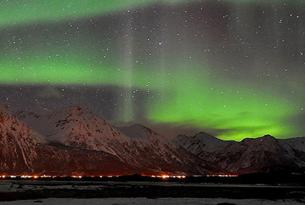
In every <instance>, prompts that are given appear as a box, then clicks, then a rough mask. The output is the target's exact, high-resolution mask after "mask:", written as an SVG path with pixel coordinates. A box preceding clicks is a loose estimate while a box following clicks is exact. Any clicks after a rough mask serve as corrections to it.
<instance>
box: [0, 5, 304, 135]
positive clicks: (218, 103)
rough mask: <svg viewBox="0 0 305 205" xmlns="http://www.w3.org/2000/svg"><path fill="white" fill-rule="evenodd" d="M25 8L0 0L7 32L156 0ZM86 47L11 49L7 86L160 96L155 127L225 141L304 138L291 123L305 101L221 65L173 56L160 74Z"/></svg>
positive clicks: (151, 117) (152, 111) (0, 61)
mask: <svg viewBox="0 0 305 205" xmlns="http://www.w3.org/2000/svg"><path fill="white" fill-rule="evenodd" d="M231 1H232V0H231ZM20 2H22V1H17V0H11V1H0V5H1V6H0V17H1V18H0V27H1V28H8V27H12V26H13V27H18V26H21V27H22V26H24V25H28V24H33V23H37V22H48V23H50V24H52V23H55V22H61V21H67V20H75V19H79V18H89V17H94V16H101V15H105V14H110V13H112V12H113V11H119V10H126V9H127V8H134V7H135V6H148V5H151V4H153V3H154V2H155V1H152V0H133V1H126V0H111V1H110V0H105V1H100V0H91V1H81V0H75V1H71V0H53V1H43V0H42V1H40V0H36V1H35V0H31V1H26V3H24V4H21V6H17V5H18V4H20ZM162 2H165V3H178V2H179V3H181V2H183V1H177V0H176V1H170V0H167V1H162ZM184 2H185V1H184ZM233 2H236V3H246V2H253V1H250V0H248V1H241V0H239V1H233ZM274 2H275V1H274ZM85 42H86V41H85ZM84 44H85V43H84ZM1 46H2V44H0V48H1ZM17 46H18V45H17ZM81 46H82V45H81ZM52 49H53V50H52ZM79 49H81V48H79V47H78V45H73V46H72V48H71V47H70V48H65V46H62V47H55V46H54V47H53V46H50V47H48V48H39V49H37V50H38V51H37V50H36V49H35V47H30V46H29V47H27V48H24V49H23V50H22V52H21V53H18V52H17V53H16V52H15V51H14V48H13V49H10V50H7V52H6V54H5V55H1V56H0V70H1V75H0V83H1V84H4V85H40V84H41V85H84V86H97V85H101V86H104V85H107V86H109V85H111V86H119V87H127V88H132V89H140V90H151V92H153V93H158V95H156V96H157V97H155V98H154V99H150V100H148V102H147V108H146V109H147V116H146V118H147V120H148V121H150V122H151V123H155V124H163V123H164V124H173V125H175V126H180V125H181V126H182V125H189V126H193V127H196V128H200V129H202V130H207V131H209V130H217V131H216V134H217V136H218V137H220V138H223V139H233V140H241V139H243V138H245V137H259V136H262V135H265V134H271V135H274V136H277V137H280V138H286V137H289V136H296V135H301V134H304V132H303V131H304V130H302V129H300V128H298V127H296V126H294V125H293V124H291V123H290V122H289V123H288V121H289V119H290V117H292V116H294V115H297V114H298V111H299V109H298V102H296V101H294V100H288V99H287V98H285V96H283V95H280V94H279V93H277V92H274V93H273V94H272V95H270V94H269V93H270V92H271V91H270V88H268V87H266V88H265V90H264V89H261V87H255V86H253V84H251V83H249V84H247V83H243V84H241V83H239V82H233V81H229V80H227V79H226V78H225V76H220V75H219V76H217V73H216V72H214V71H213V70H214V67H213V66H212V65H209V64H208V63H202V61H201V60H194V61H192V62H182V61H180V60H179V56H175V57H170V58H168V59H167V60H166V62H165V63H164V64H163V65H162V66H161V67H160V68H159V67H158V66H160V65H158V64H157V65H156V64H153V63H145V64H144V65H143V64H142V65H141V64H137V65H135V64H132V65H131V66H130V65H124V64H120V63H118V62H116V61H115V60H113V59H116V58H117V57H118V56H117V55H112V59H110V60H108V61H100V60H99V58H101V56H100V55H97V54H96V53H95V52H94V51H92V50H91V48H90V47H89V48H86V49H83V50H81V51H80V50H79ZM92 56H93V57H92ZM172 62H175V63H172ZM173 69H174V70H173ZM158 71H159V72H158ZM167 73H170V75H169V74H167ZM215 76H217V79H216V80H215V78H214V77H215ZM129 103H130V102H129ZM126 109H127V111H126V113H127V115H130V116H127V117H126V116H125V117H124V118H125V119H131V120H132V118H133V116H132V110H131V108H130V107H129V106H127V108H126ZM126 113H125V114H126ZM119 120H120V119H119Z"/></svg>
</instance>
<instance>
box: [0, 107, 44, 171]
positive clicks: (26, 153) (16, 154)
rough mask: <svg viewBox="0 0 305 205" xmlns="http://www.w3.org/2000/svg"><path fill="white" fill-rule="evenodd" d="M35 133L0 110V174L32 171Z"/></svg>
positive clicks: (35, 141) (4, 109) (35, 142)
mask: <svg viewBox="0 0 305 205" xmlns="http://www.w3.org/2000/svg"><path fill="white" fill-rule="evenodd" d="M38 143H40V141H39V137H38V135H37V133H35V132H34V131H33V130H31V129H30V128H29V127H28V126H27V125H25V124H24V123H22V122H21V121H19V120H18V119H17V118H16V117H14V116H13V115H11V114H10V113H9V111H8V110H7V109H6V108H4V107H1V108H0V172H2V173H16V172H17V173H22V172H28V171H31V170H32V167H33V162H34V161H35V159H36V158H37V152H36V146H37V144H38Z"/></svg>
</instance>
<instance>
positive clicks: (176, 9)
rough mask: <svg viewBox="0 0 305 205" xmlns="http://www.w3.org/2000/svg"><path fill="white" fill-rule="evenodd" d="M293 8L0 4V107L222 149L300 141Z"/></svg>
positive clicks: (298, 16)
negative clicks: (61, 114) (172, 134)
mask: <svg viewBox="0 0 305 205" xmlns="http://www.w3.org/2000/svg"><path fill="white" fill-rule="evenodd" d="M304 6H305V5H304V3H303V2H302V1H298V0H295V1H280V0H273V1H268V2H266V1H255V0H247V1H246V0H245V1H242V0H223V1H217V2H216V1H207V0H202V1H199V0H197V1H196V0H193V1H183V0H172V1H171V0H163V1H153V0H124V1H123V0H112V1H110V0H103V1H100V0H91V1H89V0H88V1H85V0H83V1H81V0H74V1H72V0H61V1H60V0H54V1H44V0H27V1H26V0H8V1H6V0H0V52H1V55H0V71H1V75H0V84H1V86H0V94H1V97H0V100H1V102H2V103H4V104H9V105H10V106H12V107H14V108H16V110H18V109H36V110H49V109H54V108H56V109H57V108H58V105H62V106H68V105H76V104H84V105H86V106H88V107H90V108H91V109H93V110H94V111H95V112H97V113H99V114H101V115H102V116H104V117H105V118H107V119H108V120H111V121H113V122H115V123H117V124H121V123H143V124H146V125H148V126H152V127H165V128H166V127H168V128H169V129H173V128H174V129H177V130H179V131H181V130H182V131H183V129H184V128H187V130H189V129H193V130H196V131H198V130H201V131H206V132H210V133H212V134H215V135H216V136H218V137H220V138H222V139H233V140H241V139H243V138H246V137H260V136H263V135H265V134H271V135H274V136H276V137H279V138H288V137H295V136H305V128H304V126H303V124H304V122H305V110H304V109H305V105H304V102H305V101H304V100H305V94H304V93H305V92H304V91H305V89H304V88H305V70H304V66H305V27H304V25H305V7H304ZM177 132H178V131H177Z"/></svg>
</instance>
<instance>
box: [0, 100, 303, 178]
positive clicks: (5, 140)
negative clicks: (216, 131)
mask: <svg viewBox="0 0 305 205" xmlns="http://www.w3.org/2000/svg"><path fill="white" fill-rule="evenodd" d="M304 170H305V138H302V137H300V138H291V139H276V138H274V137H272V136H270V135H266V136H263V137H260V138H256V139H244V140H242V141H241V142H236V141H223V140H220V139H218V138H216V137H214V136H212V135H209V134H206V133H203V132H201V133H198V134H196V135H194V136H185V135H179V136H177V137H174V138H168V137H166V136H162V135H161V134H159V133H157V132H155V131H154V130H152V129H150V128H147V127H145V126H143V125H140V124H135V125H131V126H127V127H116V126H113V125H111V124H110V123H109V122H107V121H106V120H104V119H102V118H101V117H99V116H96V115H94V114H93V113H92V112H90V111H89V110H88V109H86V108H82V107H77V106H76V107H70V108H68V109H64V110H61V111H57V112H52V113H48V114H43V115H39V114H36V113H33V112H25V111H21V112H17V113H12V112H10V111H9V110H8V109H6V108H1V109H0V175H53V176H71V175H84V176H85V175H86V176H89V175H90V176H101V175H130V174H142V175H163V174H167V175H221V174H234V175H240V174H248V173H262V172H273V171H284V172H299V173H303V172H304Z"/></svg>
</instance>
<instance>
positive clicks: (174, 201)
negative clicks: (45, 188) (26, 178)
mask: <svg viewBox="0 0 305 205" xmlns="http://www.w3.org/2000/svg"><path fill="white" fill-rule="evenodd" d="M304 202H305V201H303V202H301V201H299V202H298V201H293V200H275V201H271V200H259V199H242V200H236V199H221V198H219V199H202V198H160V199H146V198H108V199H55V198H51V199H41V200H26V201H12V202H2V203H1V205H28V204H46V205H60V204H65V205H101V204H102V205H130V204H132V205H150V204H151V205H154V204H160V205H180V204H183V205H188V204H192V205H193V204H194V205H221V204H223V205H224V204H227V205H231V204H232V205H244V204H247V205H258V204H259V205H288V204H289V205H299V204H304Z"/></svg>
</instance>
